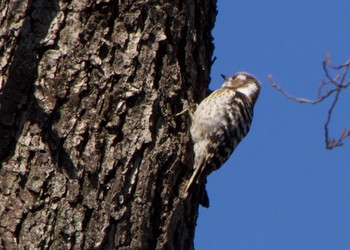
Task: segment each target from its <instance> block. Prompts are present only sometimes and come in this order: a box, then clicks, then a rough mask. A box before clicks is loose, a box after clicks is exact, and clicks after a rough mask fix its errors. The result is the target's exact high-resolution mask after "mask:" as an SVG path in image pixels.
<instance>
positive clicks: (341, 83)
mask: <svg viewBox="0 0 350 250" xmlns="http://www.w3.org/2000/svg"><path fill="white" fill-rule="evenodd" d="M322 66H323V71H324V72H325V76H326V79H327V80H326V81H323V82H322V83H321V84H320V86H319V87H318V90H317V99H316V100H309V99H305V98H301V97H295V96H292V95H289V94H288V93H287V92H286V91H284V90H283V89H282V88H281V87H280V86H279V85H278V84H277V83H276V82H275V81H274V80H273V78H272V76H271V75H270V76H269V81H270V83H271V85H272V87H273V88H275V89H276V90H277V91H279V92H280V93H281V94H282V95H284V96H285V97H286V98H288V99H290V100H292V101H295V102H298V103H306V104H312V105H314V104H317V103H320V102H322V101H324V100H325V99H327V98H329V97H331V96H333V102H332V104H331V106H330V108H329V110H328V115H327V119H326V122H325V124H324V134H325V141H326V148H327V149H333V148H335V147H339V146H342V145H343V141H344V139H346V138H347V137H350V131H349V129H347V128H344V129H343V131H342V133H341V134H340V136H339V138H338V139H333V138H330V137H329V125H330V122H331V117H332V114H333V111H334V108H335V106H336V104H337V102H338V100H339V96H340V92H341V91H343V90H344V89H346V88H347V87H348V86H349V85H350V80H349V79H348V72H349V67H350V60H348V61H347V62H346V63H344V64H341V65H338V66H335V65H332V64H331V63H330V55H329V54H327V55H326V57H325V59H324V61H323V63H322ZM330 70H332V71H336V72H337V74H336V75H335V76H334V77H332V75H331V73H330ZM326 87H330V89H328V90H327V89H326ZM333 94H334V95H333Z"/></svg>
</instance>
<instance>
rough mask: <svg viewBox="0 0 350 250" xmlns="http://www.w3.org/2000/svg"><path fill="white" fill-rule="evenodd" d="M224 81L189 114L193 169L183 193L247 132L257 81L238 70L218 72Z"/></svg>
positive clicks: (224, 157)
mask: <svg viewBox="0 0 350 250" xmlns="http://www.w3.org/2000/svg"><path fill="white" fill-rule="evenodd" d="M221 76H222V77H223V79H224V83H223V84H222V86H221V88H220V89H218V90H216V91H214V92H212V93H211V94H210V95H209V96H208V97H207V98H205V99H204V100H203V101H202V102H201V103H200V104H199V105H198V107H197V109H196V111H195V112H194V113H193V114H191V120H192V124H191V128H190V133H191V137H192V140H193V144H194V155H195V158H194V172H193V173H192V176H191V178H190V180H189V182H188V184H187V187H186V190H185V193H184V197H187V196H188V192H189V190H190V188H191V187H192V185H194V184H197V185H198V184H199V183H201V181H202V180H203V179H205V178H206V177H207V176H208V175H209V174H210V173H211V172H213V171H215V170H217V169H219V168H220V167H221V166H222V165H223V164H224V163H225V162H226V161H227V159H228V158H229V157H230V155H231V154H232V152H233V151H234V149H235V148H236V147H237V145H238V144H239V142H240V141H241V140H242V139H243V138H244V137H245V136H246V134H247V133H248V131H249V129H250V125H251V123H252V118H253V110H254V105H255V102H256V100H257V98H258V96H259V92H260V88H261V86H260V83H259V81H258V80H257V79H256V78H255V77H254V76H252V75H250V74H248V73H245V72H238V73H236V74H235V75H233V76H232V77H226V76H224V75H221Z"/></svg>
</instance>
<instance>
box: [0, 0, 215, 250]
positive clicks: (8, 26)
mask: <svg viewBox="0 0 350 250" xmlns="http://www.w3.org/2000/svg"><path fill="white" fill-rule="evenodd" d="M215 15H216V1H215V0H189V1H180V0H179V1H155V0H134V1H122V0H119V1H117V0H104V1H103V0H99V1H92V0H91V1H90V0H84V1H81V0H71V1H69V0H60V1H58V0H27V1H23V0H2V1H1V2H0V71H1V74H0V105H1V106H0V164H1V165H0V248H1V249H3V248H4V249H18V248H19V249H115V248H118V249H192V248H193V237H194V228H195V224H196V219H197V211H198V199H199V198H198V197H196V196H193V197H191V199H189V200H182V199H181V198H180V196H181V192H183V189H184V187H185V185H186V181H187V180H188V178H189V176H190V173H191V171H192V170H191V166H192V160H193V152H192V145H191V141H190V138H189V133H188V128H189V125H190V121H189V118H188V116H186V115H184V116H175V114H176V113H178V112H180V111H181V110H182V109H183V106H184V105H183V103H184V100H187V101H188V103H189V104H193V103H194V102H198V101H199V100H200V99H202V98H203V97H204V96H205V93H206V90H207V86H208V83H209V72H210V66H211V56H212V51H213V45H212V37H211V29H212V27H213V25H214V20H215ZM194 96H196V98H194Z"/></svg>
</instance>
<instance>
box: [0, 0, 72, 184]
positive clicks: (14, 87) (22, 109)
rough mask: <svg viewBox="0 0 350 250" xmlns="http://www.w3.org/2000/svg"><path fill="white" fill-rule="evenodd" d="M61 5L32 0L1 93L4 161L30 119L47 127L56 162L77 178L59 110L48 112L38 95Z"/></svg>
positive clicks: (46, 140)
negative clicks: (44, 59) (52, 27)
mask: <svg viewBox="0 0 350 250" xmlns="http://www.w3.org/2000/svg"><path fill="white" fill-rule="evenodd" d="M59 9H60V7H59V5H58V1H57V0H49V1H45V0H33V1H29V3H28V6H27V9H26V12H25V17H26V20H25V21H24V23H23V26H22V27H21V30H20V32H19V35H18V37H17V41H16V42H17V45H16V48H15V50H14V52H13V56H12V61H11V62H10V68H9V76H8V79H7V82H6V83H5V84H4V87H3V89H2V92H1V93H0V164H1V163H2V162H3V161H4V160H6V159H9V158H11V157H12V156H13V155H14V152H15V149H16V145H17V142H18V137H19V135H20V134H21V132H22V130H23V125H24V124H25V123H26V122H27V121H29V122H30V123H31V124H37V125H38V126H39V127H40V128H43V129H42V131H44V132H43V133H44V134H43V136H42V138H43V141H44V143H47V144H48V146H49V148H50V153H51V156H52V159H54V161H55V164H56V165H57V166H62V168H63V170H64V171H65V172H66V173H67V174H68V176H69V177H70V178H76V171H75V167H74V164H73V162H72V160H71V159H70V156H69V153H68V152H67V151H66V150H65V149H64V148H63V139H62V138H60V136H59V135H58V133H57V131H56V130H55V129H53V126H52V125H53V122H54V121H55V119H56V118H57V116H59V114H58V113H57V112H56V113H52V114H48V113H46V112H45V111H44V110H43V109H42V108H41V107H40V106H39V105H38V102H37V100H36V97H35V95H34V91H35V87H34V82H35V80H36V79H37V77H38V65H39V62H40V59H41V57H42V55H43V54H44V53H45V51H47V50H48V49H52V47H53V46H54V45H45V44H42V40H43V39H44V38H45V37H46V36H47V34H48V31H49V28H50V25H51V23H52V21H53V20H54V18H55V16H56V15H57V13H58V12H59ZM0 166H1V165H0Z"/></svg>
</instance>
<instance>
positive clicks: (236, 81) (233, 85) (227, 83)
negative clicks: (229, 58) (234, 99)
mask: <svg viewBox="0 0 350 250" xmlns="http://www.w3.org/2000/svg"><path fill="white" fill-rule="evenodd" d="M221 76H222V78H223V79H224V83H223V84H222V88H230V89H233V90H235V91H238V92H240V93H242V94H244V95H245V96H247V97H248V98H250V99H253V100H256V99H257V97H258V95H259V92H260V88H261V85H260V83H259V81H258V80H257V79H256V78H255V77H254V76H252V75H250V74H248V73H246V72H238V73H236V74H234V75H233V76H231V77H227V76H225V75H221Z"/></svg>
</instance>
